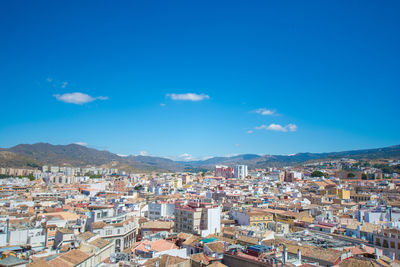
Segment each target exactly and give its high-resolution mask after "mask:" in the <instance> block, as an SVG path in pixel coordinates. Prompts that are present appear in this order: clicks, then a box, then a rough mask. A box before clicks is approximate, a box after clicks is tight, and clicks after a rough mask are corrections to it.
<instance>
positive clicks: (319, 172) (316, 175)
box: [311, 171, 325, 177]
mask: <svg viewBox="0 0 400 267" xmlns="http://www.w3.org/2000/svg"><path fill="white" fill-rule="evenodd" d="M323 176H325V174H324V173H323V172H321V171H313V172H312V173H311V177H323Z"/></svg>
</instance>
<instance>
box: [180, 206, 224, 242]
mask: <svg viewBox="0 0 400 267" xmlns="http://www.w3.org/2000/svg"><path fill="white" fill-rule="evenodd" d="M174 215H175V226H174V230H175V232H185V233H192V234H196V235H201V236H203V237H205V236H207V235H209V234H216V233H220V231H221V209H220V207H219V206H217V205H212V204H210V203H200V202H191V203H188V204H187V205H179V206H176V207H175V209H174Z"/></svg>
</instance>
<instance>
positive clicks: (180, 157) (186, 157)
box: [178, 153, 194, 161]
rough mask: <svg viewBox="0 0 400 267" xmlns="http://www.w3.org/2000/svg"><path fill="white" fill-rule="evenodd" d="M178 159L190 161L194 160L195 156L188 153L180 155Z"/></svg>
mask: <svg viewBox="0 0 400 267" xmlns="http://www.w3.org/2000/svg"><path fill="white" fill-rule="evenodd" d="M178 158H179V159H180V160H184V161H188V160H193V159H194V158H193V156H192V155H190V154H188V153H183V154H182V155H179V156H178Z"/></svg>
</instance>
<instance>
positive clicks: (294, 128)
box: [286, 124, 297, 132]
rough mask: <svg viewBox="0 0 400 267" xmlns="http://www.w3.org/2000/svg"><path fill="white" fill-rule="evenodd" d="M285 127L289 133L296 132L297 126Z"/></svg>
mask: <svg viewBox="0 0 400 267" xmlns="http://www.w3.org/2000/svg"><path fill="white" fill-rule="evenodd" d="M286 127H287V128H288V130H289V132H295V131H297V125H296V124H288V125H287V126H286Z"/></svg>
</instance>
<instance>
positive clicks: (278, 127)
mask: <svg viewBox="0 0 400 267" xmlns="http://www.w3.org/2000/svg"><path fill="white" fill-rule="evenodd" d="M255 129H256V130H268V131H275V132H295V131H297V125H295V124H292V123H290V124H288V125H286V126H282V125H280V124H276V123H271V124H270V125H265V124H263V125H261V126H257V127H255Z"/></svg>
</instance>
